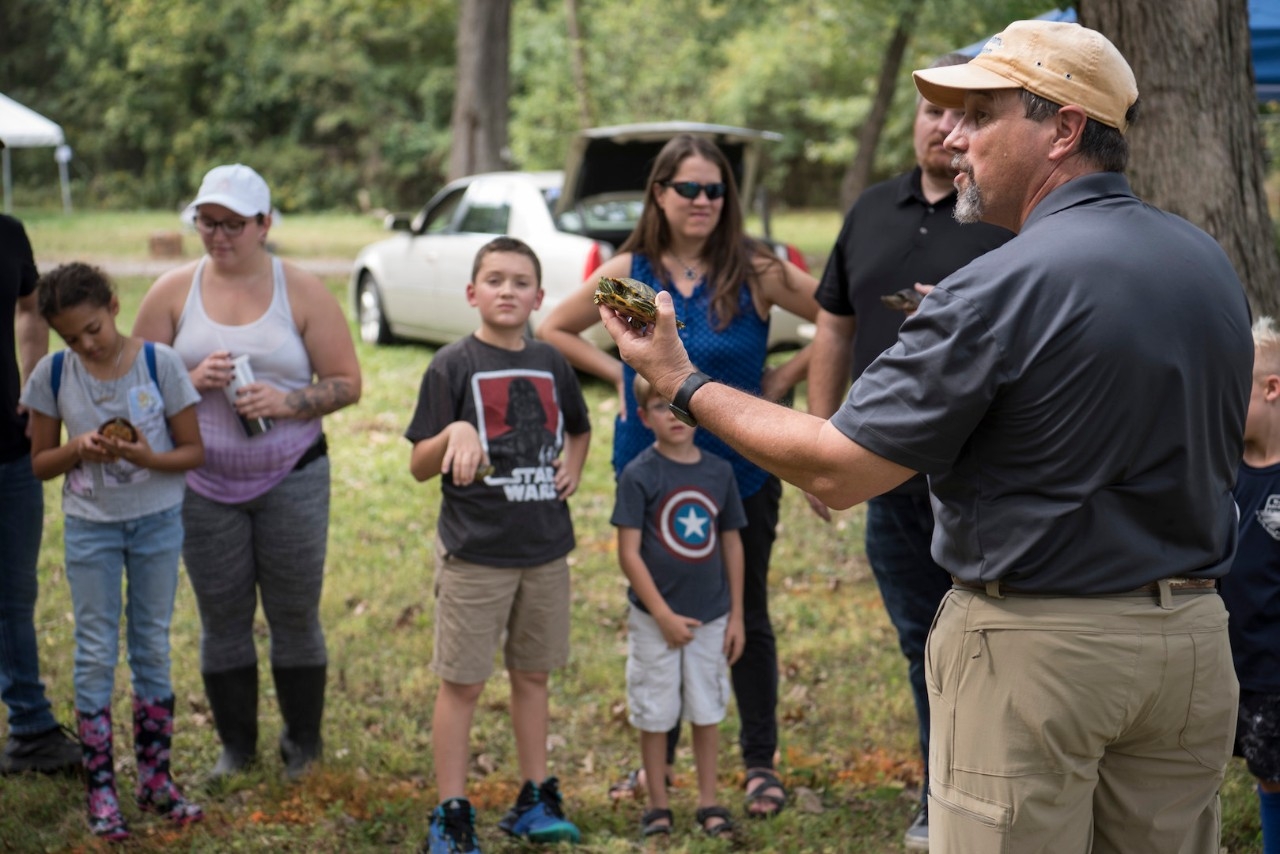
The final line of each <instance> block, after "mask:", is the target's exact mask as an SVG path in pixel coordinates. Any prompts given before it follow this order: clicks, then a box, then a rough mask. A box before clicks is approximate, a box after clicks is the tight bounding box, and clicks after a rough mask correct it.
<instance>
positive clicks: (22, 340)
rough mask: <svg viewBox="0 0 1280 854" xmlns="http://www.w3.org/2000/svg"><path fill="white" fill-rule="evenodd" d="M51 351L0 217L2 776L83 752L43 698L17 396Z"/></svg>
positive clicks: (62, 763) (25, 249)
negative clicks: (5, 718) (5, 733)
mask: <svg viewBox="0 0 1280 854" xmlns="http://www.w3.org/2000/svg"><path fill="white" fill-rule="evenodd" d="M3 147H4V143H3V142H0V148H3ZM15 349H16V351H17V353H18V354H19V355H20V356H21V357H22V364H21V366H19V364H18V361H17V360H16V359H15V358H14V353H15ZM48 349H49V328H48V326H46V325H45V322H44V320H43V318H41V317H40V312H39V311H37V310H36V262H35V257H34V256H33V254H32V252H31V243H30V241H28V240H27V232H26V230H25V229H24V228H23V227H22V223H20V222H19V221H18V220H16V219H14V218H13V217H9V216H3V215H0V700H3V701H4V704H5V705H6V706H7V707H8V709H9V738H8V740H7V741H6V743H5V748H4V752H3V753H0V774H16V773H19V772H22V771H45V772H49V771H65V770H72V769H75V768H79V767H80V747H79V745H77V744H76V743H75V742H73V741H71V739H69V738H68V737H67V735H66V733H65V732H64V731H63V729H62V728H61V727H60V726H58V722H57V720H55V719H54V717H53V712H52V711H51V709H50V705H49V700H48V699H47V698H46V697H45V693H44V685H43V684H42V683H41V682H40V665H39V659H38V657H37V646H36V627H35V607H36V561H37V559H38V557H39V555H40V532H41V527H42V525H43V523H44V488H43V487H42V486H41V484H40V481H39V480H37V479H36V476H35V474H34V473H32V471H31V445H30V442H29V441H28V439H27V435H26V424H27V418H26V415H25V414H24V413H23V412H22V411H20V410H19V408H18V395H19V394H20V393H21V391H22V385H21V382H22V379H23V378H24V377H26V376H27V375H29V374H30V373H31V369H32V368H34V367H35V366H36V362H38V361H40V357H41V356H43V355H44V354H45V352H46V351H47V350H48ZM19 367H21V369H22V372H21V374H19V370H18V369H19Z"/></svg>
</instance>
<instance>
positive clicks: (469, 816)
mask: <svg viewBox="0 0 1280 854" xmlns="http://www.w3.org/2000/svg"><path fill="white" fill-rule="evenodd" d="M422 854H480V846H479V845H477V844H476V811H475V810H473V809H472V808H471V802H470V801H468V800H467V799H466V798H450V799H449V800H447V801H445V802H444V803H442V804H441V805H440V806H438V807H436V809H435V812H433V813H431V829H430V830H429V831H428V833H427V841H426V842H424V843H422Z"/></svg>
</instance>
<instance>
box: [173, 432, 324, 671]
mask: <svg viewBox="0 0 1280 854" xmlns="http://www.w3.org/2000/svg"><path fill="white" fill-rule="evenodd" d="M182 520H183V524H184V526H185V527H186V540H185V542H184V543H183V547H182V559H183V562H184V563H185V564H186V567H187V575H188V576H189V577H190V578H191V587H192V589H193V590H195V594H196V603H197V605H198V607H199V609H200V623H201V627H202V630H203V631H202V633H201V638H200V670H201V672H203V673H222V672H224V671H227V670H235V669H238V668H241V667H249V666H252V665H254V664H256V663H257V661H258V655H257V650H256V649H255V648H254V641H253V618H254V614H255V612H256V611H257V608H258V595H259V594H261V596H262V611H263V613H264V614H265V615H266V617H267V627H268V628H269V629H270V632H271V664H272V666H274V667H309V666H315V665H322V664H327V663H328V660H327V655H326V653H325V645H324V631H323V629H321V627H320V592H321V589H322V587H323V585H324V559H325V548H326V546H327V543H328V539H329V458H328V457H320V458H319V459H317V460H315V461H313V462H312V463H311V464H310V465H308V466H306V467H305V468H304V469H302V470H301V471H294V472H290V474H289V476H288V477H286V478H285V479H284V480H283V481H282V482H281V483H280V484H279V485H277V486H275V487H274V488H273V489H271V490H270V491H269V492H267V493H266V494H265V495H260V496H258V497H257V498H254V499H253V500H251V501H246V502H244V503H242V504H221V503H219V502H217V501H210V500H209V499H207V498H204V497H202V496H199V495H197V494H195V493H194V492H192V491H191V490H190V489H188V490H187V493H186V500H185V502H184V504H183V510H182Z"/></svg>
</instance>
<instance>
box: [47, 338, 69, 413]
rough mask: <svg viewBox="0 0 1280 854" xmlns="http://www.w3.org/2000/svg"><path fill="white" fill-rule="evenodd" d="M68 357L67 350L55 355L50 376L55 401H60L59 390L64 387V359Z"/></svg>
mask: <svg viewBox="0 0 1280 854" xmlns="http://www.w3.org/2000/svg"><path fill="white" fill-rule="evenodd" d="M66 355H67V351H66V350H59V351H58V352H56V353H54V354H53V371H52V372H51V374H50V376H49V383H50V385H52V386H53V400H54V402H55V403H56V402H57V400H58V389H59V388H61V387H62V359H63V357H64V356H66Z"/></svg>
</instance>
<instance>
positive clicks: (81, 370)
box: [22, 264, 204, 840]
mask: <svg viewBox="0 0 1280 854" xmlns="http://www.w3.org/2000/svg"><path fill="white" fill-rule="evenodd" d="M36 295H37V296H36V300H37V305H38V306H39V310H40V314H41V315H42V316H43V317H44V319H45V320H47V321H48V322H49V325H50V326H51V327H53V329H54V331H56V332H57V333H58V334H59V335H60V336H62V339H63V340H64V341H65V342H66V343H67V350H64V351H63V352H61V353H51V354H49V355H47V356H45V357H44V358H43V359H41V360H40V362H39V363H38V364H37V365H36V368H35V370H34V371H32V372H31V378H30V379H29V380H28V382H27V387H26V389H25V390H24V391H23V394H22V403H23V405H24V406H26V407H27V409H28V410H29V411H30V413H31V464H32V468H33V469H34V470H35V473H36V476H37V477H39V478H40V479H41V480H50V479H52V478H55V477H57V476H58V475H65V476H66V477H65V479H64V480H63V484H62V511H63V513H64V514H65V516H66V522H65V525H64V536H63V540H64V547H65V551H66V555H65V561H66V574H67V583H68V585H69V586H70V588H71V601H72V605H73V608H74V611H75V638H76V654H75V693H76V717H77V719H78V721H79V729H80V733H79V734H80V741H81V743H82V745H83V754H84V772H85V782H86V786H87V790H88V807H89V828H90V830H92V831H93V833H94V834H95V835H97V836H100V837H104V838H106V839H110V840H119V839H124V838H125V837H127V836H128V835H129V830H128V828H127V827H126V825H125V820H124V816H123V815H121V812H120V803H119V800H118V799H117V795H116V783H115V765H114V757H113V754H112V729H111V694H112V689H113V687H114V685H115V673H116V661H117V660H118V658H119V645H120V609H121V605H122V603H121V590H120V585H121V576H122V574H123V576H124V577H125V578H126V579H127V584H128V598H127V600H126V601H125V604H124V609H125V615H126V618H127V620H128V631H127V633H126V635H127V637H128V641H129V666H130V671H131V675H132V677H133V746H134V755H135V759H136V761H137V769H138V785H137V788H136V790H135V795H136V798H135V799H136V802H137V805H138V808H139V809H141V810H143V811H145V812H152V813H157V814H159V815H161V816H164V817H166V818H168V819H169V820H170V821H172V822H173V823H175V824H179V825H182V824H187V823H188V822H192V821H198V820H199V819H201V818H202V817H203V812H202V811H201V809H200V807H199V806H197V805H196V804H193V803H191V802H190V801H188V800H186V798H184V797H183V795H182V792H181V791H180V790H179V789H178V786H177V785H176V784H175V783H174V781H173V778H172V777H171V776H170V775H169V749H170V746H171V744H172V739H173V706H174V699H173V685H172V683H171V682H170V679H169V623H170V620H171V619H172V617H173V598H174V593H175V592H176V591H177V588H178V556H179V554H180V553H181V550H182V497H183V492H184V490H185V481H184V478H183V472H185V471H186V470H188V469H192V468H195V467H196V466H198V465H200V464H201V463H202V462H204V445H203V444H202V443H201V441H200V428H199V425H198V424H197V422H196V403H197V402H199V400H200V395H199V393H198V392H196V390H195V387H194V386H193V385H192V384H191V380H190V379H189V378H188V376H187V369H186V367H184V366H183V364H182V360H181V359H179V358H178V355H177V353H175V352H174V351H173V350H172V349H170V348H169V347H165V346H163V345H159V344H150V343H147V344H144V343H143V341H142V339H140V338H132V337H129V336H126V335H121V334H120V332H119V331H118V330H117V329H116V315H117V314H119V312H120V302H119V300H118V299H117V298H116V295H115V293H114V292H113V291H112V288H111V283H110V281H109V280H108V279H107V277H106V275H105V274H103V273H102V271H101V270H98V269H97V268H96V267H91V266H89V265H87V264H67V265H64V266H61V267H58V268H57V269H55V270H53V271H51V272H49V273H47V274H46V275H44V276H42V277H41V279H40V282H39V284H38V285H37V288H36ZM55 371H56V373H55ZM116 418H122V419H125V420H127V421H128V422H129V423H130V424H132V425H133V428H134V431H135V432H134V435H133V437H132V438H126V437H125V436H121V437H118V438H115V437H111V436H110V435H104V434H103V433H101V432H99V429H100V427H103V428H105V425H106V422H107V421H109V420H111V419H116ZM64 424H65V425H66V428H67V436H68V439H67V442H66V444H63V443H62V441H61V438H62V427H63V425H64ZM124 430H125V432H126V434H127V432H128V429H127V428H124ZM107 432H108V434H109V432H110V431H107Z"/></svg>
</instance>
